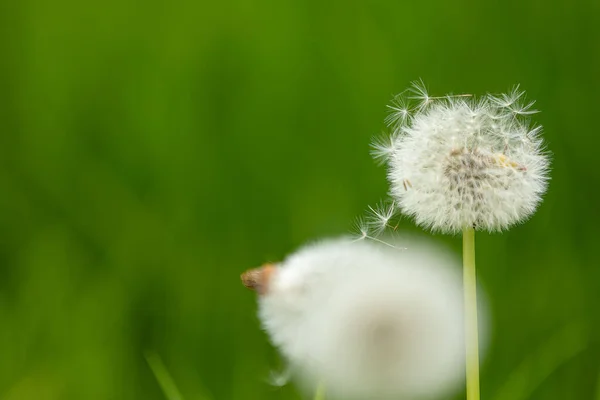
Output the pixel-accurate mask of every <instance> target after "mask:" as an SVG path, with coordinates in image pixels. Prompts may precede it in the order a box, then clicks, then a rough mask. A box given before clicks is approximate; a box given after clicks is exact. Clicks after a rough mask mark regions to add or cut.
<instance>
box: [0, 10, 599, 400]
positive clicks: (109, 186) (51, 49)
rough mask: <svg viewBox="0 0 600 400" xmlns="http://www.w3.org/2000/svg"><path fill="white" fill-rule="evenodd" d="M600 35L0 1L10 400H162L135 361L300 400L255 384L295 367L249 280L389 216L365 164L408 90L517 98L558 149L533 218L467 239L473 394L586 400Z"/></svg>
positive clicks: (491, 24)
mask: <svg viewBox="0 0 600 400" xmlns="http://www.w3.org/2000/svg"><path fill="white" fill-rule="evenodd" d="M599 16H600V4H599V3H598V2H597V1H591V0H587V1H583V0H577V1H566V0H561V1H557V2H552V3H548V2H541V1H534V0H528V1H524V2H521V1H505V2H473V1H469V0H459V1H455V2H444V1H440V0H433V1H430V2H421V3H416V2H414V3H413V2H411V3H409V2H405V3H403V2H392V1H373V2H364V3H363V2H354V1H352V2H342V1H330V2H320V1H314V0H302V1H300V0H284V1H281V2H275V1H266V0H256V1H246V0H237V1H235V0H232V1H225V2H220V3H216V2H212V3H209V2H196V1H183V0H177V1H173V2H166V1H162V2H160V1H147V2H141V1H133V0H130V1H117V0H106V1H104V2H87V3H86V2H75V1H72V0H56V1H54V2H50V1H43V0H20V1H18V2H10V1H2V2H0V227H1V228H2V231H1V236H0V398H3V399H38V400H45V399H121V398H123V399H137V398H139V399H162V398H164V397H163V394H162V392H161V389H160V386H159V384H158V383H157V381H156V379H155V377H154V376H153V373H152V371H151V369H150V368H149V367H148V365H147V363H146V360H145V358H144V354H145V352H146V351H152V352H156V354H159V355H160V356H161V357H162V359H163V360H164V363H165V365H166V368H167V369H168V371H169V372H170V374H171V375H172V376H173V379H174V380H175V382H177V384H178V387H179V389H180V391H181V392H182V394H183V397H184V398H186V399H188V400H189V399H194V398H204V397H210V398H212V399H219V400H221V399H288V398H289V399H293V398H298V397H299V396H298V394H297V393H296V392H295V391H294V389H293V388H290V387H286V388H283V389H276V388H272V387H269V386H268V385H267V384H266V383H265V379H266V378H267V377H268V376H269V372H270V371H271V370H272V369H277V368H278V366H280V361H279V360H278V358H277V355H276V354H275V351H274V350H273V349H272V348H271V347H270V346H269V345H268V342H267V340H266V337H265V335H264V334H263V333H261V332H260V330H259V324H258V321H257V318H256V316H255V301H254V296H253V294H252V293H249V292H247V291H245V290H244V288H243V287H241V285H240V282H239V277H238V276H239V273H240V272H242V271H243V270H245V269H246V268H249V267H253V266H256V265H259V264H262V263H263V262H265V261H268V260H278V259H281V258H282V257H283V256H284V255H285V254H286V253H288V252H290V251H292V250H293V249H294V248H296V247H297V246H299V245H300V244H302V243H304V242H305V241H307V240H311V239H314V238H317V237H321V236H326V235H338V234H342V233H345V232H347V231H348V229H349V228H350V225H351V222H352V221H353V219H354V218H355V217H356V216H358V215H361V214H362V213H363V211H364V210H365V208H366V206H367V205H369V204H374V203H375V202H377V201H378V200H379V199H380V198H382V197H384V196H385V193H386V190H387V188H386V182H385V173H384V170H383V169H381V168H378V167H376V166H375V165H374V163H373V162H372V160H371V159H370V157H369V154H368V153H369V148H368V144H369V142H370V138H371V136H373V135H375V134H378V133H379V132H380V131H381V130H382V129H383V128H384V126H383V119H384V117H385V115H386V108H385V105H386V104H388V102H389V101H390V99H391V97H392V95H393V94H395V93H397V92H400V91H402V90H404V89H405V87H406V86H407V85H408V83H409V82H410V81H411V80H414V79H416V78H419V77H421V78H423V79H424V80H425V82H427V83H428V85H429V87H430V89H431V91H432V93H435V94H444V93H447V92H469V93H476V94H477V93H484V92H488V91H490V92H500V91H504V90H506V89H508V88H509V87H511V86H512V85H513V84H515V83H520V84H521V85H522V88H524V89H525V90H527V91H528V95H529V97H530V98H532V99H536V100H537V103H536V106H537V108H538V109H540V110H542V111H543V112H542V113H541V114H540V115H539V116H537V118H536V121H538V122H540V123H541V124H543V125H544V127H545V138H546V139H547V143H548V148H549V150H551V151H552V153H553V172H552V182H551V185H550V190H549V193H548V194H547V196H546V198H545V201H544V203H543V205H542V206H541V208H540V209H539V211H538V213H537V214H536V215H535V216H534V217H533V219H532V220H531V221H529V222H528V223H527V224H525V225H522V226H520V227H518V228H515V229H513V230H511V231H510V232H507V233H505V234H503V235H493V236H488V235H485V234H484V235H479V237H478V238H477V240H478V269H479V277H480V281H481V283H482V285H483V286H484V287H485V288H486V290H487V293H488V297H489V301H490V304H491V308H492V311H493V321H492V322H493V329H492V339H491V343H490V348H489V351H488V357H487V358H486V360H485V362H484V364H483V373H482V392H483V398H490V397H494V396H498V397H500V396H502V395H505V396H506V395H507V392H506V391H508V395H512V396H514V397H513V398H525V397H522V396H525V395H527V396H528V397H526V398H529V399H532V400H535V399H544V400H554V399H588V398H593V396H594V394H595V393H600V391H599V389H598V387H600V381H599V376H600V362H599V361H598V360H599V359H600V348H599V343H598V338H599V334H600V316H599V313H598V307H599V306H600V269H599V268H598V261H597V259H598V252H597V247H598V244H597V241H598V237H599V236H598V231H599V228H598V227H599V223H600V211H599V210H600V207H599V206H598V204H599V202H598V187H599V186H600V173H599V170H598V146H599V145H600V138H599V137H600V136H598V134H597V131H598V121H597V115H598V111H597V108H598V104H599V101H598V94H599V93H600V78H599V74H598V71H600V44H599V43H600V28H599V27H600V18H599ZM401 228H402V229H405V230H408V231H415V232H418V231H419V230H418V229H416V228H415V227H414V226H413V224H412V223H411V222H410V221H407V220H405V221H403V223H402V225H401ZM436 239H437V240H439V241H441V242H445V243H449V244H450V245H451V246H454V248H456V250H457V251H458V250H459V246H460V243H459V240H458V239H457V238H451V237H443V236H437V237H436ZM594 260H596V261H594ZM573 324H575V325H576V326H580V327H581V328H580V331H579V330H578V331H577V332H580V333H578V334H573V335H568V334H565V336H564V340H556V339H555V338H556V337H557V335H558V337H560V338H563V336H561V334H560V332H563V331H564V330H565V329H567V331H568V332H570V331H569V330H568V329H569V328H568V327H570V326H573ZM580 347H581V349H580ZM573 349H575V350H577V351H574V350H573ZM579 349H580V350H579ZM571 351H573V354H572V355H571V356H569V357H566V356H565V357H563V355H568V354H570V352H571ZM561 357H563V358H561ZM557 360H560V362H557ZM557 363H558V364H557ZM528 371H529V372H528ZM546 371H550V372H548V373H547V376H545V377H543V379H541V378H540V376H542V375H544V374H546ZM515 374H517V375H518V374H520V375H519V376H518V377H517V378H515V376H516V375H515ZM528 374H531V376H529V375H528ZM511 377H512V378H513V379H514V380H513V381H512V383H510V382H509V379H511ZM530 380H531V382H529V381H530ZM536 380H539V381H540V382H539V383H536V384H535V387H530V386H531V385H533V382H534V381H536ZM523 381H524V382H529V383H527V384H526V385H523V384H520V383H519V382H523ZM507 382H508V383H507ZM515 382H516V383H515ZM506 385H509V386H506ZM510 385H513V386H510ZM507 387H508V388H509V389H506V388H507ZM503 391H504V392H503ZM529 392H531V393H529ZM499 393H500V394H499ZM501 398H507V397H501Z"/></svg>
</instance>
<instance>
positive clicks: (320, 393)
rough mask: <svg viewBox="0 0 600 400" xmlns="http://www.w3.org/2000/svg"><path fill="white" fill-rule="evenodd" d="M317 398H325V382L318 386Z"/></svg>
mask: <svg viewBox="0 0 600 400" xmlns="http://www.w3.org/2000/svg"><path fill="white" fill-rule="evenodd" d="M315 400H325V385H324V384H323V382H321V383H320V384H319V386H317V391H316V392H315Z"/></svg>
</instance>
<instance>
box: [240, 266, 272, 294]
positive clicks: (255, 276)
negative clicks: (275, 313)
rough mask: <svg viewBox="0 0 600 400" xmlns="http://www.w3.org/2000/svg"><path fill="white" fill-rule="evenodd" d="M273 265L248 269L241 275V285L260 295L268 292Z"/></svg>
mask: <svg viewBox="0 0 600 400" xmlns="http://www.w3.org/2000/svg"><path fill="white" fill-rule="evenodd" d="M275 268H276V267H275V266H274V265H273V264H265V265H263V266H262V267H259V268H253V269H249V270H248V271H246V272H244V273H243V274H242V275H241V278H242V283H243V284H244V286H246V287H247V288H248V289H252V290H256V292H257V293H258V294H260V295H264V294H266V293H267V291H268V290H269V280H270V279H271V276H272V274H273V272H275Z"/></svg>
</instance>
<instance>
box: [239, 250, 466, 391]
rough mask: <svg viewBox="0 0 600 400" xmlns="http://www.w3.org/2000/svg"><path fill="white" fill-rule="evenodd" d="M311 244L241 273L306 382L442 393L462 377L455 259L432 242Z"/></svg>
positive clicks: (323, 386)
mask: <svg viewBox="0 0 600 400" xmlns="http://www.w3.org/2000/svg"><path fill="white" fill-rule="evenodd" d="M407 247H408V249H407V250H398V249H396V248H393V247H390V246H384V245H383V244H381V243H376V242H372V241H359V242H356V241H353V240H352V239H351V238H342V239H337V240H327V241H322V242H318V243H315V244H312V245H308V246H306V247H304V248H302V249H300V250H299V251H297V252H295V253H294V254H292V255H291V256H289V257H288V258H287V259H286V260H285V261H283V262H281V263H278V264H275V265H269V266H267V267H266V268H265V267H263V268H259V269H257V270H252V271H251V272H248V273H246V274H244V275H243V276H242V280H243V281H244V283H245V284H246V285H247V286H250V287H256V286H257V280H259V281H260V283H259V284H258V287H260V288H262V289H263V291H262V292H261V293H262V294H260V296H259V316H260V319H261V321H262V324H263V326H264V328H265V330H266V331H267V333H268V334H269V336H270V338H271V340H272V342H273V343H274V344H275V346H277V347H278V348H279V350H280V351H281V353H282V354H283V356H284V357H285V359H286V360H287V361H288V362H289V364H290V366H291V371H293V373H294V375H295V376H296V377H297V378H298V380H299V381H300V382H301V383H302V384H303V385H304V386H306V387H307V388H311V389H312V390H314V388H316V387H319V388H320V389H319V391H318V396H319V397H320V398H323V396H324V394H323V390H324V391H326V392H327V393H326V394H327V398H332V399H337V398H344V399H365V398H370V399H391V398H435V397H438V396H442V395H447V394H448V392H449V391H451V390H452V389H454V388H455V387H456V384H457V383H458V382H460V380H461V377H462V376H463V375H464V372H463V369H462V368H461V366H462V364H463V362H464V343H463V340H462V337H463V331H462V320H463V316H462V312H463V311H462V301H461V288H460V285H461V283H460V276H458V275H457V274H456V271H457V269H456V268H455V267H457V260H456V259H454V257H453V256H452V255H451V254H448V253H446V252H444V251H443V250H441V249H439V248H437V247H435V246H432V245H431V244H429V243H422V242H421V243H420V242H415V243H410V242H408V243H407Z"/></svg>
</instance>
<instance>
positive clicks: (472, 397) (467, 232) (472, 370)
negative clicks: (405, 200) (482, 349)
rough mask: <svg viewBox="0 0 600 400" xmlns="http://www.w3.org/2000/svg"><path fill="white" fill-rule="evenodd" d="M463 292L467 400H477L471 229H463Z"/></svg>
mask: <svg viewBox="0 0 600 400" xmlns="http://www.w3.org/2000/svg"><path fill="white" fill-rule="evenodd" d="M463 291H464V302H465V306H464V307H465V349H466V372H467V400H479V335H478V333H477V276H476V273H475V230H474V229H473V228H464V229H463Z"/></svg>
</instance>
